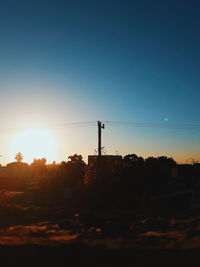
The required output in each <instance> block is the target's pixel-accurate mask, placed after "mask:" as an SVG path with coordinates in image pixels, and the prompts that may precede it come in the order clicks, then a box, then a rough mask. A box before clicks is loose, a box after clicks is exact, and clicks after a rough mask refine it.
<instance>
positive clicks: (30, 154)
mask: <svg viewBox="0 0 200 267" xmlns="http://www.w3.org/2000/svg"><path fill="white" fill-rule="evenodd" d="M18 152H22V154H23V156H24V160H23V161H24V162H27V163H31V162H32V161H33V159H34V158H43V157H45V158H46V159H47V162H52V161H53V160H55V159H56V154H57V142H56V139H55V137H54V135H53V134H52V133H51V132H50V131H48V130H41V129H39V128H30V129H25V130H22V131H21V132H19V133H17V134H16V136H15V137H14V139H13V141H12V142H11V144H10V155H11V157H12V161H13V160H14V157H15V154H16V153H18Z"/></svg>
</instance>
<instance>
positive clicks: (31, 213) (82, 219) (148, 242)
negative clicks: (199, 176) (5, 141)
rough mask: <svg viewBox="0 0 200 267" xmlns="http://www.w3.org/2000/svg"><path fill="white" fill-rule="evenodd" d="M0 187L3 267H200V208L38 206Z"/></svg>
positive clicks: (18, 193) (21, 195) (0, 251)
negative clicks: (168, 211) (138, 210)
mask: <svg viewBox="0 0 200 267" xmlns="http://www.w3.org/2000/svg"><path fill="white" fill-rule="evenodd" d="M23 194H24V193H23V192H11V191H5V190H4V191H1V204H0V217H1V220H0V256H1V262H2V266H48V265H50V264H51V266H54V265H55V266H67V265H69V266H72V265H71V264H73V266H149V265H151V264H153V265H154V266H161V265H162V266H170V265H171V266H200V259H199V255H200V212H199V215H198V211H195V212H190V213H187V214H179V215H177V216H176V215H171V216H169V215H165V216H164V215H162V216H161V215H159V216H158V215H145V214H135V213H134V212H132V211H131V210H129V211H122V210H120V211H119V210H112V211H111V210H104V211H94V210H93V211H91V210H86V209H85V210H80V209H74V210H72V209H71V210H70V209H68V208H66V207H64V206H62V205H60V206H59V205H58V206H55V205H54V206H47V205H36V204H35V203H32V202H31V201H30V198H26V197H25V196H24V195H23Z"/></svg>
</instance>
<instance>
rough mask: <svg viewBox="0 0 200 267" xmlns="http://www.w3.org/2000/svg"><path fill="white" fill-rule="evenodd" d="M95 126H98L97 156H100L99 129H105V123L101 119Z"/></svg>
mask: <svg viewBox="0 0 200 267" xmlns="http://www.w3.org/2000/svg"><path fill="white" fill-rule="evenodd" d="M97 126H98V157H99V158H101V150H102V146H101V130H102V129H105V124H102V122H101V121H98V122H97Z"/></svg>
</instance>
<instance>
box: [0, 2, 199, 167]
mask: <svg viewBox="0 0 200 267" xmlns="http://www.w3.org/2000/svg"><path fill="white" fill-rule="evenodd" d="M199 14H200V2H199V1H191V0H187V1H184V0H180V1H176V0H167V1H161V0H159V1H153V0H152V1H149V0H146V1H145V0H138V1H134V0H132V1H127V0H123V1H118V0H114V1H112V0H107V1H104V0H101V1H95V0H91V1H87V0H77V1H76V0H73V1H67V0H65V1H61V0H56V1H55V0H54V1H52V0H46V1H45V0H40V1H37V0H34V1H30V0H24V1H21V0H2V1H1V5H0V106H1V117H0V118H1V120H0V121H1V127H0V128H2V129H4V128H10V127H11V128H12V127H21V128H23V127H29V126H43V125H51V124H60V123H68V122H79V121H95V120H110V121H134V122H158V123H166V124H167V123H197V124H198V123H200V121H199V118H200V108H199V98H200V90H199V85H200V75H199V72H200V50H199V47H200V16H199ZM166 118H167V119H168V121H167V120H165V119H166ZM96 133H97V129H96V128H95V127H89V128H75V129H67V128H66V129H62V130H58V131H55V132H54V133H53V134H55V135H56V138H57V140H58V154H57V155H56V156H55V160H57V161H61V160H63V159H67V157H68V156H69V155H70V154H73V153H79V154H82V155H83V156H84V158H85V159H86V155H87V154H93V153H94V149H95V148H96V146H97V136H96ZM15 134H16V133H15V132H12V131H1V132H0V138H1V140H0V147H1V151H0V154H1V155H2V158H0V161H1V163H6V162H7V161H10V160H11V159H12V158H13V155H11V154H9V149H8V147H9V145H10V142H11V141H12V139H13V138H14V135H15ZM199 140H200V132H199V131H189V130H186V131H183V130H169V129H148V128H126V127H112V126H108V127H106V129H105V130H104V132H103V145H104V146H105V150H106V152H107V154H115V153H116V151H118V153H119V154H122V155H125V154H127V153H137V154H139V155H142V156H149V155H153V156H158V155H167V156H173V157H174V158H175V159H176V160H177V161H181V162H184V161H186V160H187V159H188V158H191V157H193V158H195V159H196V160H200V155H199V148H200V144H199ZM31 141H32V140H30V142H31ZM16 152H18V151H16ZM22 152H23V151H22Z"/></svg>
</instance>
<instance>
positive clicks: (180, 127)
mask: <svg viewBox="0 0 200 267" xmlns="http://www.w3.org/2000/svg"><path fill="white" fill-rule="evenodd" d="M103 122H104V123H105V124H106V125H110V126H121V127H142V128H164V129H177V130H200V124H169V123H167V124H165V123H149V122H146V123H144V122H122V121H103Z"/></svg>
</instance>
